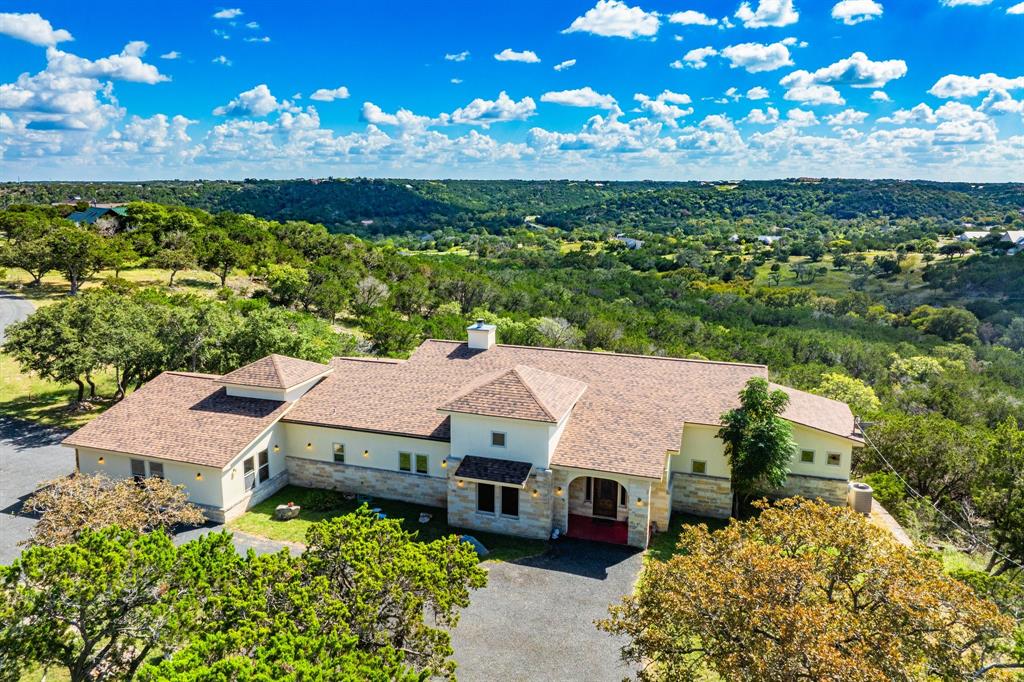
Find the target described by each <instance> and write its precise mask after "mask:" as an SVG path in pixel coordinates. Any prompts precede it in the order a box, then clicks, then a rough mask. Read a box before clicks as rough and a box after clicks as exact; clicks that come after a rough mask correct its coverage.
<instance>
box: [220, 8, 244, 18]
mask: <svg viewBox="0 0 1024 682" xmlns="http://www.w3.org/2000/svg"><path fill="white" fill-rule="evenodd" d="M242 14H244V13H243V12H242V10H240V9H238V8H237V7H235V8H232V9H222V10H220V11H217V12H214V13H213V18H214V19H234V18H235V17H240V16H242Z"/></svg>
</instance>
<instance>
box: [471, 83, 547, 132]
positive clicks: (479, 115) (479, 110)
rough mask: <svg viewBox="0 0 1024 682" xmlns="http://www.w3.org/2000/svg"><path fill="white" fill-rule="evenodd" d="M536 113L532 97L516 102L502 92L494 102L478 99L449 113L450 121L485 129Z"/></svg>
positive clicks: (519, 119)
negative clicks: (493, 124) (494, 124)
mask: <svg viewBox="0 0 1024 682" xmlns="http://www.w3.org/2000/svg"><path fill="white" fill-rule="evenodd" d="M536 112H537V104H536V103H535V102H534V101H533V98H532V97H524V98H522V99H521V100H519V101H518V102H517V101H515V100H514V99H512V98H511V97H509V96H508V94H506V93H505V91H504V90H502V91H501V92H500V93H499V94H498V97H497V99H495V100H486V99H481V98H479V97H478V98H477V99H474V100H473V101H472V102H470V103H469V104H467V105H466V106H464V107H460V108H458V109H456V110H455V111H453V112H452V113H451V121H452V123H464V124H468V125H478V126H482V127H484V128H487V127H488V126H490V125H491V124H492V123H502V122H505V121H525V120H526V119H528V118H529V117H530V116H533V115H534V114H535V113H536Z"/></svg>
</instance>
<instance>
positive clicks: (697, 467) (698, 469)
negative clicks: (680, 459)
mask: <svg viewBox="0 0 1024 682" xmlns="http://www.w3.org/2000/svg"><path fill="white" fill-rule="evenodd" d="M707 470H708V463H707V462H698V461H696V460H694V461H693V462H692V463H691V464H690V471H692V472H693V473H695V474H704V473H707Z"/></svg>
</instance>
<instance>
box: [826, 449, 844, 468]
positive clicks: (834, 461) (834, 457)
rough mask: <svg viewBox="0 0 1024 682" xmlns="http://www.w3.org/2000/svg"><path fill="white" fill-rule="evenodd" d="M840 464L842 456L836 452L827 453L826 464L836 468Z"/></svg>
mask: <svg viewBox="0 0 1024 682" xmlns="http://www.w3.org/2000/svg"><path fill="white" fill-rule="evenodd" d="M842 462H843V456H842V455H840V454H839V453H838V452H830V453H828V463H829V464H831V465H832V466H834V467H837V466H839V465H840V464H842Z"/></svg>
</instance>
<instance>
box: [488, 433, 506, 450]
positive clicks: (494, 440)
mask: <svg viewBox="0 0 1024 682" xmlns="http://www.w3.org/2000/svg"><path fill="white" fill-rule="evenodd" d="M491 445H492V446H493V447H496V448H503V447H505V434H504V432H502V431H491Z"/></svg>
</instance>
